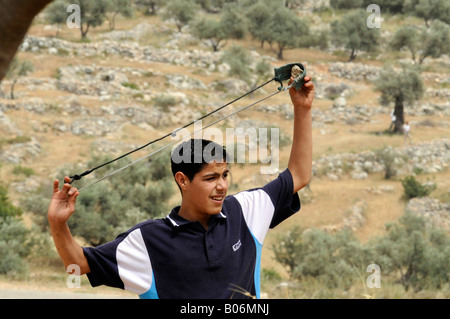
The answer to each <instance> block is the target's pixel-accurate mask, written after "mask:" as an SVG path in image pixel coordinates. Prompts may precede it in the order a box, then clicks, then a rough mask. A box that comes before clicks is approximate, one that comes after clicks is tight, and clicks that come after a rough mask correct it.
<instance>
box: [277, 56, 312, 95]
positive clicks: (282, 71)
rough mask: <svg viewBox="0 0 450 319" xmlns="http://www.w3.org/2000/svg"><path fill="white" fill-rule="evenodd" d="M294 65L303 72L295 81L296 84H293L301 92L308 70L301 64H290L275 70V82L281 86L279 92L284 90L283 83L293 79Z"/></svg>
mask: <svg viewBox="0 0 450 319" xmlns="http://www.w3.org/2000/svg"><path fill="white" fill-rule="evenodd" d="M294 65H297V66H298V67H299V68H300V69H301V71H303V72H301V73H300V75H299V76H297V77H296V78H295V79H294V82H293V83H292V84H291V86H293V87H295V89H296V90H297V91H298V90H300V88H301V86H302V85H303V83H304V78H305V75H306V68H305V66H304V65H303V64H301V63H289V64H286V65H283V66H280V67H278V68H274V72H275V81H277V82H279V83H280V84H281V86H280V87H279V88H278V90H282V89H283V81H287V80H289V79H290V78H291V70H292V67H293V66H294Z"/></svg>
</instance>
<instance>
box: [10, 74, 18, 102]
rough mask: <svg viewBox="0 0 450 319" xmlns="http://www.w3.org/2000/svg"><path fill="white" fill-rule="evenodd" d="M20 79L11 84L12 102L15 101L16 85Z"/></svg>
mask: <svg viewBox="0 0 450 319" xmlns="http://www.w3.org/2000/svg"><path fill="white" fill-rule="evenodd" d="M18 80H19V79H17V78H16V79H14V80H13V82H12V83H11V100H14V98H15V97H14V87H15V86H16V83H17V81H18Z"/></svg>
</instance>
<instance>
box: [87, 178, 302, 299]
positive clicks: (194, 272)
mask: <svg viewBox="0 0 450 319" xmlns="http://www.w3.org/2000/svg"><path fill="white" fill-rule="evenodd" d="M299 209H300V200H299V197H298V195H297V194H294V195H293V181H292V175H291V173H290V172H289V170H285V171H284V172H282V173H281V174H280V175H279V176H278V178H276V179H275V180H273V181H272V182H270V183H268V184H267V185H265V186H264V187H262V188H256V189H252V190H248V191H243V192H240V193H238V194H235V195H230V196H227V197H226V198H225V200H224V203H223V206H222V211H221V212H220V213H219V214H217V215H213V216H211V218H210V221H209V227H208V230H205V228H204V227H203V226H202V225H201V224H200V223H199V222H191V221H188V220H186V219H184V218H182V217H181V216H179V215H178V210H179V206H178V207H175V208H174V209H173V210H172V212H171V213H170V214H169V215H168V216H167V217H166V218H162V219H155V220H148V221H145V222H143V223H140V224H138V225H136V226H135V227H133V228H131V229H130V230H129V231H127V232H125V233H123V234H120V235H119V236H118V237H117V238H116V239H115V240H114V241H112V242H109V243H106V244H104V245H101V246H98V247H95V248H94V247H85V248H83V251H84V254H85V256H86V258H87V260H88V263H89V267H90V269H91V272H90V273H88V274H87V276H88V278H89V281H90V283H91V285H92V286H94V287H95V286H99V285H107V286H112V287H118V288H122V289H126V290H130V291H133V292H135V293H137V294H138V295H139V296H140V297H141V298H152V299H154V298H177V299H180V298H192V299H193V298H205V299H212V298H220V299H228V298H248V296H246V295H245V294H243V293H240V292H237V291H236V288H237V287H239V288H238V290H239V291H246V292H248V293H250V294H251V295H252V296H256V297H257V298H259V297H260V265H261V251H262V245H263V242H264V238H265V237H266V234H267V232H268V230H269V228H273V227H275V226H276V225H277V224H279V223H280V222H282V221H283V220H285V219H286V218H288V217H289V216H291V215H292V214H294V213H295V212H297V211H298V210H299Z"/></svg>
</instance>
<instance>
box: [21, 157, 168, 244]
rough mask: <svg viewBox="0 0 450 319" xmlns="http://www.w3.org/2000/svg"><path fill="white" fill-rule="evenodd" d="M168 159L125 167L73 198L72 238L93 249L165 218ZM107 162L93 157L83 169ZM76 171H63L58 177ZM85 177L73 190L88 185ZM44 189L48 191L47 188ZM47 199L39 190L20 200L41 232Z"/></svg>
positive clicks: (110, 167) (123, 162)
mask: <svg viewBox="0 0 450 319" xmlns="http://www.w3.org/2000/svg"><path fill="white" fill-rule="evenodd" d="M169 156H170V155H169V154H167V152H166V153H163V154H158V155H155V156H154V157H152V159H151V160H150V161H146V162H140V163H138V164H136V165H133V166H129V167H127V168H126V171H124V172H121V173H118V174H116V175H114V176H112V177H111V178H109V179H107V180H104V181H102V182H100V183H97V184H95V185H93V186H91V187H90V188H89V189H87V190H85V191H82V192H81V195H80V196H79V197H78V198H77V204H76V211H75V213H74V214H73V215H72V216H71V218H70V219H69V226H70V228H71V231H72V234H73V235H75V236H80V237H82V238H84V239H85V240H86V241H87V242H88V243H89V244H90V245H93V246H97V245H100V244H103V243H106V242H108V241H111V240H113V239H114V238H115V237H116V236H117V235H118V234H119V233H121V232H123V231H125V230H127V229H129V228H131V227H132V226H134V225H135V224H136V223H137V222H142V221H145V220H146V219H149V218H158V217H162V216H163V215H166V214H167V210H168V209H169V207H168V206H167V200H168V199H169V198H170V197H171V196H172V194H173V193H174V187H173V185H174V184H173V182H172V173H171V171H170V167H169V166H170V165H167V160H168V158H169ZM107 160H108V158H105V157H95V158H93V159H92V160H91V161H90V162H89V163H87V166H88V167H95V166H97V165H99V164H100V163H103V162H105V161H107ZM130 162H131V159H129V158H125V159H122V160H120V161H118V162H115V163H113V164H111V165H108V167H107V168H105V169H101V170H99V171H95V172H94V173H93V174H92V175H93V176H92V178H94V179H98V178H100V177H102V176H104V175H106V174H108V173H110V172H112V171H114V170H116V169H118V168H120V167H123V166H125V165H126V164H128V163H130ZM78 170H79V168H64V169H61V172H60V173H59V174H58V176H64V175H68V171H69V172H70V173H73V172H75V171H78ZM63 171H64V172H63ZM89 177H90V176H89ZM89 177H85V179H83V180H81V181H80V182H77V184H74V186H76V187H78V188H81V187H83V185H86V184H87V183H89V182H92V178H91V179H89ZM61 182H62V181H61ZM48 187H49V189H51V186H50V185H48ZM49 199H50V194H49V193H48V190H40V192H39V193H37V194H35V195H34V196H27V198H25V199H23V200H22V206H23V207H24V209H26V210H27V211H30V212H33V213H34V214H35V216H36V217H35V219H34V221H35V223H36V224H37V225H39V226H40V227H41V228H42V229H44V230H45V229H47V228H48V222H47V220H46V214H47V208H48V204H49Z"/></svg>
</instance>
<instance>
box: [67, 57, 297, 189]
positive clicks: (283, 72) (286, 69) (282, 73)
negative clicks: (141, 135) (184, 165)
mask: <svg viewBox="0 0 450 319" xmlns="http://www.w3.org/2000/svg"><path fill="white" fill-rule="evenodd" d="M274 73H275V76H274V77H273V78H272V79H270V80H269V81H267V82H265V83H263V84H261V85H259V86H257V87H256V88H254V89H252V90H250V91H248V92H247V93H244V94H243V95H241V96H239V97H237V98H236V99H234V100H233V101H231V102H228V103H226V104H224V105H222V106H220V107H218V108H217V109H215V110H213V111H211V112H209V113H207V114H205V115H203V116H201V117H199V118H198V119H196V120H194V121H192V122H190V123H188V124H186V125H184V126H182V127H180V128H178V129H176V130H174V131H172V132H170V133H167V134H165V135H163V136H162V137H159V138H157V139H154V140H153V141H150V142H148V143H147V144H145V145H142V146H140V147H138V148H136V149H134V150H132V151H129V152H127V153H125V154H123V155H120V156H118V157H116V158H114V159H112V160H110V161H108V162H105V163H103V164H101V165H99V166H96V167H94V168H91V169H89V170H87V171H84V172H83V173H81V174H76V175H73V176H70V182H69V184H72V183H73V182H74V181H78V180H80V179H82V178H83V177H84V176H86V175H89V174H91V173H92V172H94V171H95V170H97V169H99V168H102V167H104V166H106V165H109V164H111V163H114V162H116V161H118V160H119V159H122V158H124V157H126V156H128V155H130V154H133V153H135V152H137V151H140V150H142V149H144V148H146V147H148V146H150V145H152V144H154V143H156V142H159V141H162V140H164V139H165V138H167V137H169V136H172V137H175V136H176V135H177V132H178V131H180V130H181V129H183V128H187V127H189V126H191V125H192V124H194V123H195V122H197V121H200V120H202V119H204V118H207V117H208V116H210V115H212V114H214V113H216V112H218V111H220V110H221V109H223V108H225V107H227V106H229V105H231V104H233V103H235V102H236V101H238V100H240V99H242V98H244V97H246V96H248V95H249V94H251V93H253V92H255V91H256V90H259V89H260V88H262V87H264V86H266V85H267V84H269V83H271V82H272V81H276V82H278V83H279V84H280V86H279V87H278V90H277V91H275V92H274V93H271V94H269V95H267V96H265V97H263V98H262V99H260V100H258V101H256V102H253V103H251V104H249V105H246V106H244V107H242V108H240V109H238V110H236V111H234V112H232V113H230V114H228V115H226V116H223V117H221V118H219V119H217V120H215V121H213V122H212V123H210V124H208V125H206V126H205V127H202V128H201V129H200V130H197V131H194V132H193V133H192V134H190V135H188V136H185V137H184V138H183V139H186V138H188V137H191V136H193V135H194V134H196V133H198V132H201V131H203V130H205V129H206V128H208V127H210V126H212V125H214V124H216V123H218V122H221V121H223V120H225V119H227V118H229V117H231V116H233V115H235V114H237V113H239V112H242V111H244V110H246V109H248V108H250V107H252V106H254V105H256V104H258V103H260V102H262V101H265V100H267V99H269V98H271V97H272V96H274V95H277V94H278V93H280V92H283V91H287V90H289V89H290V88H292V87H294V88H295V89H296V90H297V91H298V90H300V88H301V86H302V85H303V83H304V78H305V75H306V68H305V67H304V66H303V64H301V63H289V64H286V65H283V66H281V67H278V68H274ZM291 77H293V78H294V81H293V82H292V83H291V84H290V85H289V86H286V87H285V86H283V81H287V80H289V79H290V78H291ZM183 139H181V140H177V141H174V142H172V143H169V144H167V145H165V146H163V147H161V148H159V149H157V150H155V151H153V152H151V153H149V154H147V155H145V156H143V157H141V158H139V159H137V160H135V161H133V162H130V163H129V164H127V165H125V166H123V167H121V168H119V169H117V170H115V171H113V172H111V173H109V174H106V175H104V176H103V177H101V178H99V179H97V180H95V181H94V182H92V183H90V184H88V185H86V186H84V187H82V188H80V189H79V192H81V191H82V190H83V189H86V188H88V187H90V186H92V185H94V184H97V183H98V182H100V181H102V180H104V179H107V178H109V177H111V176H113V175H115V174H117V173H119V172H121V171H123V170H124V169H126V168H127V167H130V166H132V165H134V164H136V163H139V162H140V161H142V160H144V159H146V158H149V157H151V156H153V155H154V154H156V153H159V152H161V151H163V150H164V149H166V148H168V147H169V146H172V145H174V144H176V143H178V142H180V141H182V140H183Z"/></svg>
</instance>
